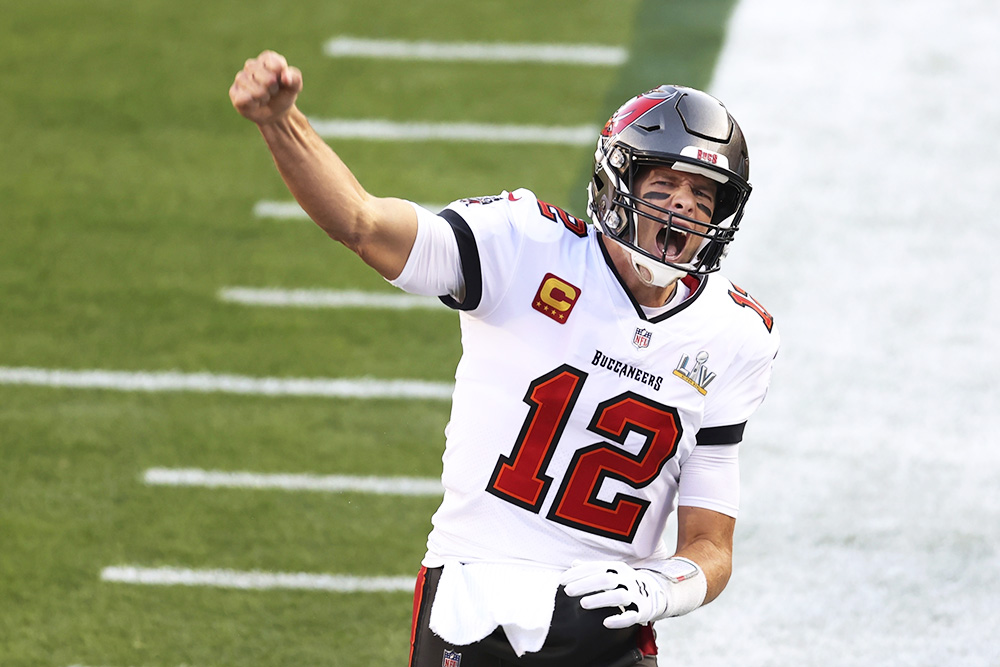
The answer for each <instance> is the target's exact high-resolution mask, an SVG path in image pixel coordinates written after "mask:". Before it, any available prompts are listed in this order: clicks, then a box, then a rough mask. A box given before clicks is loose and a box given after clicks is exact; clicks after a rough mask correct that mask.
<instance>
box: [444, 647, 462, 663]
mask: <svg viewBox="0 0 1000 667" xmlns="http://www.w3.org/2000/svg"><path fill="white" fill-rule="evenodd" d="M461 664H462V654H461V653H457V652H455V651H447V650H446V651H445V652H444V658H443V659H442V660H441V667H459V665H461Z"/></svg>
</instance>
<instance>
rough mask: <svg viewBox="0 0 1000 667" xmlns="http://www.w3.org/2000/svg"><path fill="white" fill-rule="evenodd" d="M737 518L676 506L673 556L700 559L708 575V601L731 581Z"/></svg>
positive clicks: (700, 509)
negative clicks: (675, 535) (674, 550)
mask: <svg viewBox="0 0 1000 667" xmlns="http://www.w3.org/2000/svg"><path fill="white" fill-rule="evenodd" d="M735 527H736V519H734V518H733V517H731V516H727V515H725V514H721V513H719V512H715V511H713V510H709V509H704V508H701V507H686V506H684V505H681V506H680V507H678V508H677V552H676V553H675V554H674V558H685V559H687V560H690V561H691V562H693V563H697V564H698V567H699V568H701V570H702V573H703V576H704V577H705V585H706V590H705V597H704V600H703V601H702V603H701V604H708V603H709V602H711V601H712V600H714V599H715V598H717V597H719V593H721V592H722V590H723V589H724V588H725V587H726V584H727V583H729V577H730V575H731V574H732V572H733V532H734V530H735Z"/></svg>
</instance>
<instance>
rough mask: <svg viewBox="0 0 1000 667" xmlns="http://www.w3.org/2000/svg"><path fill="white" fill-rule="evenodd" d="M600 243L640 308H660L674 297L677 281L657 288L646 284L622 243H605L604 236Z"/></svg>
mask: <svg viewBox="0 0 1000 667" xmlns="http://www.w3.org/2000/svg"><path fill="white" fill-rule="evenodd" d="M600 241H601V243H602V244H603V245H604V247H605V249H606V250H607V251H608V256H610V257H611V261H612V262H613V263H614V265H615V269H617V270H618V275H620V276H621V278H622V280H623V281H624V282H625V287H626V288H627V289H628V291H629V292H630V293H631V294H632V296H633V297H634V298H635V300H636V301H638V302H639V305H640V306H645V307H647V308H659V307H660V306H663V305H665V304H666V303H667V301H669V300H670V297H672V296H673V295H674V290H675V289H677V281H674V282H672V283H670V284H669V285H667V286H666V287H657V286H655V285H650V284H649V283H646V282H645V281H643V279H642V278H640V277H639V274H638V273H636V272H635V267H634V266H633V265H632V258H631V257H630V256H629V254H628V252H626V251H625V249H624V248H623V247H622V245H621V244H620V243H617V242H616V241H611V242H610V243H608V242H606V241H605V239H604V237H603V235H602V237H601V239H600Z"/></svg>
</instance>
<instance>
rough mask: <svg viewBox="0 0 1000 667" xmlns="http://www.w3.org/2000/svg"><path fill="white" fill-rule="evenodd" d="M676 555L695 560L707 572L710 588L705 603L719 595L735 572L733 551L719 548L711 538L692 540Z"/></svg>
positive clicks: (706, 577) (706, 576)
mask: <svg viewBox="0 0 1000 667" xmlns="http://www.w3.org/2000/svg"><path fill="white" fill-rule="evenodd" d="M674 555H675V556H682V557H684V558H687V559H688V560H693V561H694V562H695V563H697V564H698V566H699V567H701V569H702V571H703V572H704V573H705V579H706V581H707V582H708V590H707V591H706V593H705V602H704V604H708V603H709V602H711V601H712V600H714V599H715V598H717V597H719V594H720V593H722V591H723V589H725V587H726V584H728V583H729V577H730V575H731V574H732V572H733V558H732V552H731V551H727V550H725V549H721V548H719V547H718V546H717V545H715V544H714V543H713V542H712V541H711V540H698V541H696V542H692V543H691V544H688V545H687V546H685V547H684V548H683V549H679V550H678V551H677V553H676V554H674Z"/></svg>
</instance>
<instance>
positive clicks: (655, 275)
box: [622, 245, 687, 287]
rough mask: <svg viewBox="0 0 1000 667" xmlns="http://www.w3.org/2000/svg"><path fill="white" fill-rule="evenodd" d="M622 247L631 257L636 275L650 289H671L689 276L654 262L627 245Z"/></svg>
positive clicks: (684, 272)
mask: <svg viewBox="0 0 1000 667" xmlns="http://www.w3.org/2000/svg"><path fill="white" fill-rule="evenodd" d="M622 247H623V248H625V251H626V252H627V253H628V255H629V258H630V260H631V261H630V264H631V265H632V270H633V271H635V273H636V275H637V276H639V280H641V281H642V283H643V284H644V285H649V286H650V287H669V286H670V285H672V284H673V283H674V282H676V281H677V280H680V279H681V278H683V277H684V276H686V275H687V272H686V271H681V270H680V269H675V268H673V267H671V266H667V265H665V264H660V263H658V262H653V261H652V260H650V259H648V258H647V257H645V256H644V255H641V254H640V253H638V252H636V251H635V250H632V249H631V248H629V247H628V246H626V245H623V246H622Z"/></svg>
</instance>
